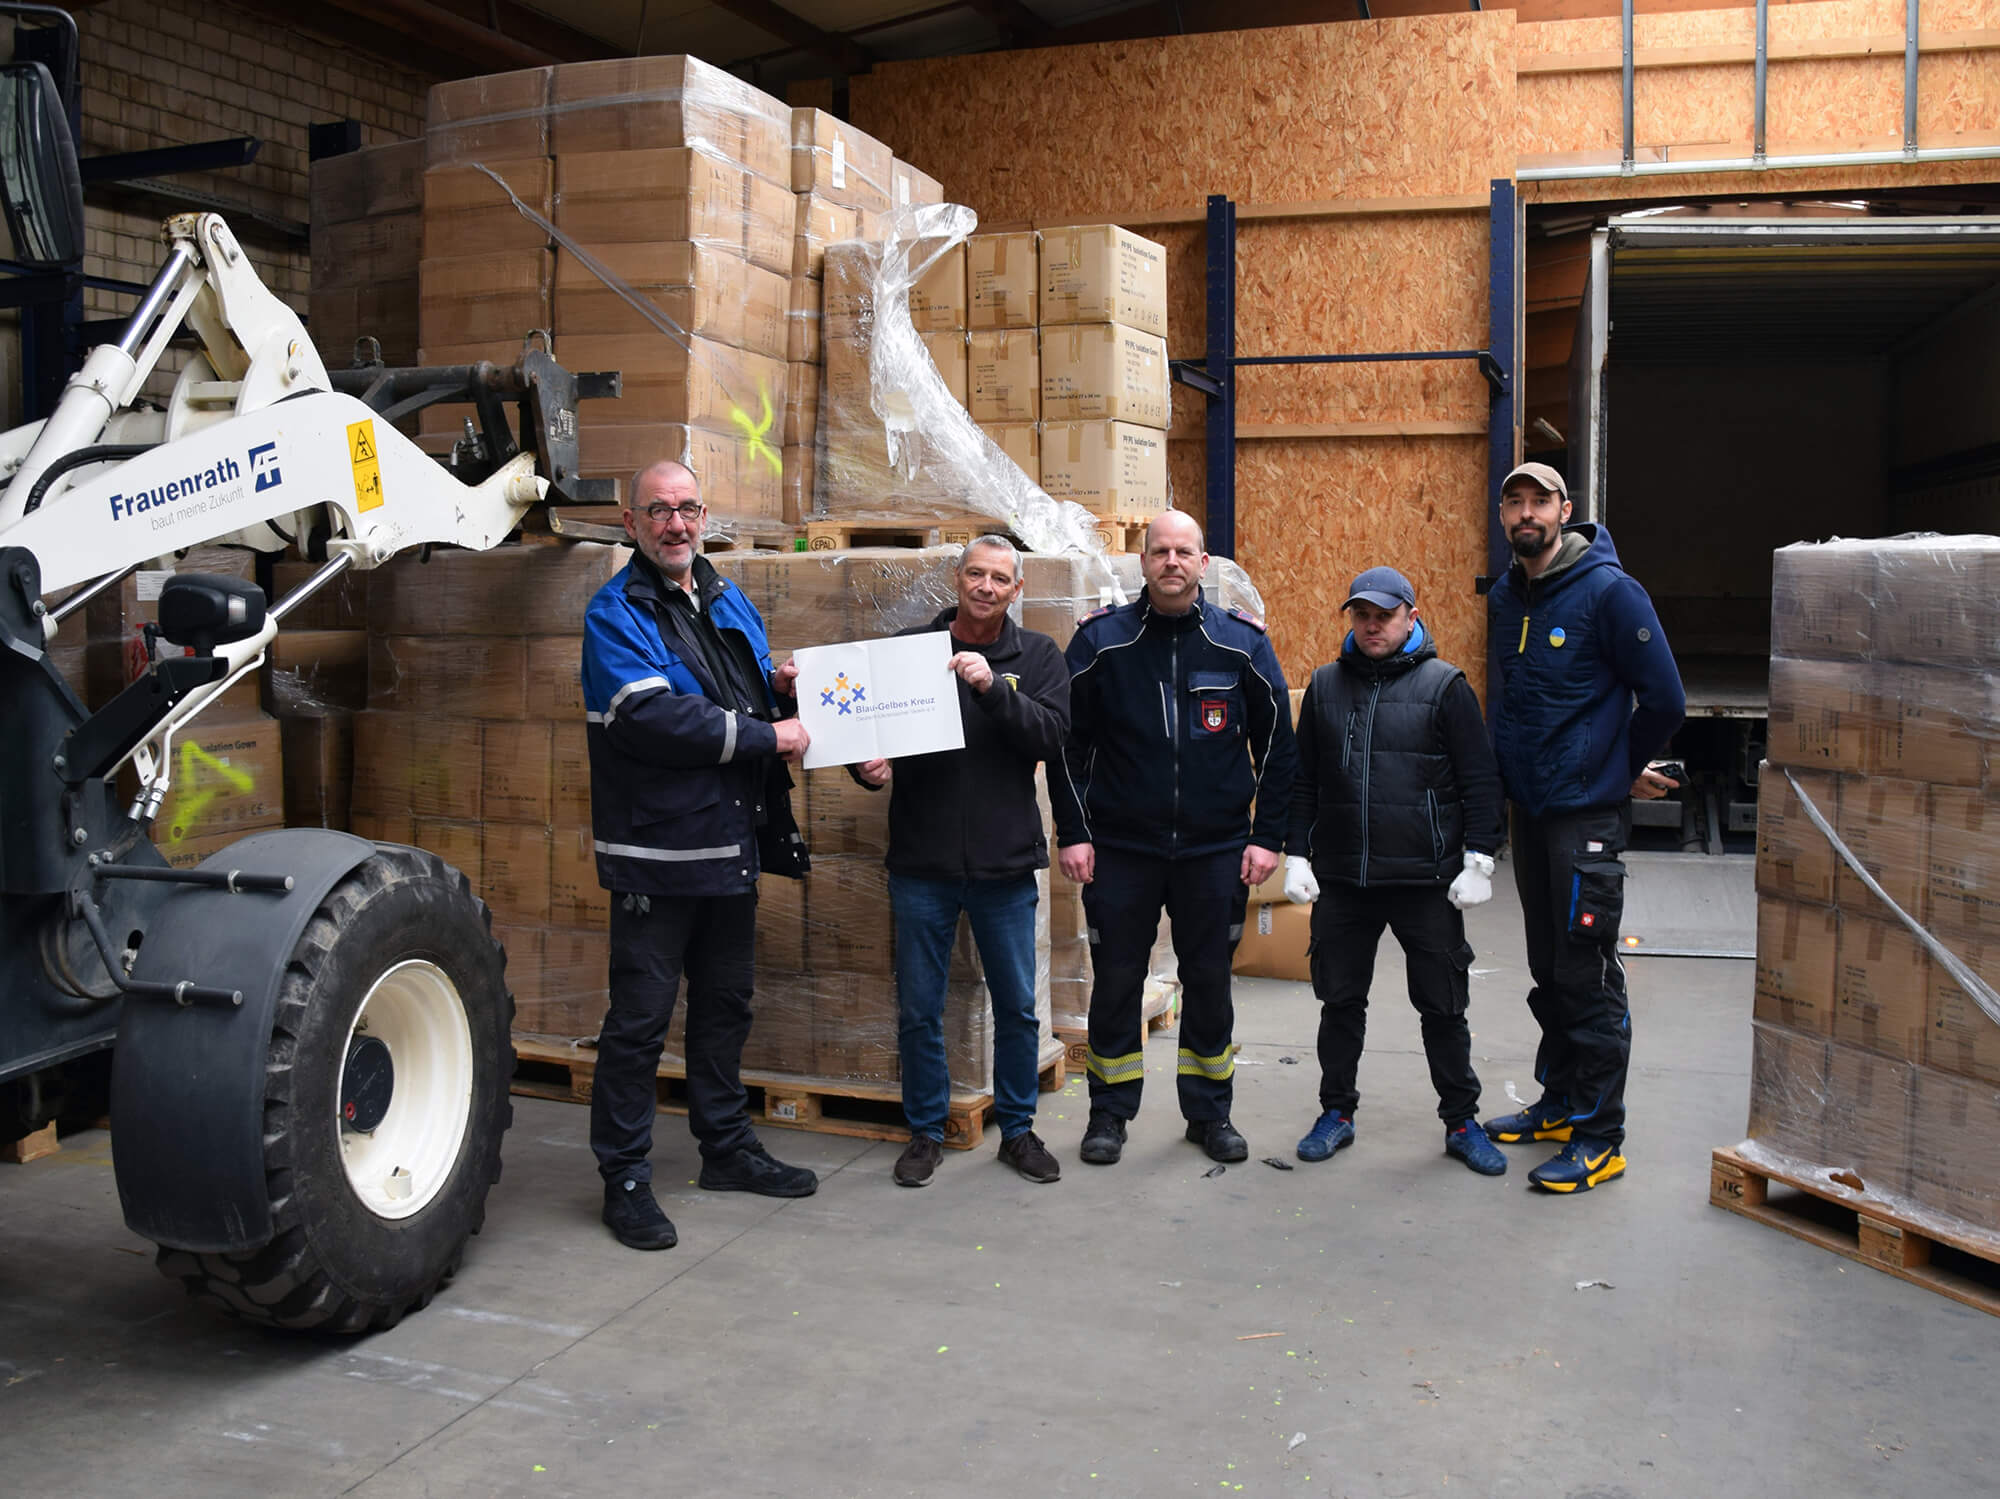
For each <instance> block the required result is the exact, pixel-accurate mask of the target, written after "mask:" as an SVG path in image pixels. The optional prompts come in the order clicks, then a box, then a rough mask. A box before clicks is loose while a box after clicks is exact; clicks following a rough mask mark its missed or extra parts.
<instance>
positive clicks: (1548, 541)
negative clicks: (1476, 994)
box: [1486, 463, 1686, 1194]
mask: <svg viewBox="0 0 2000 1499" xmlns="http://www.w3.org/2000/svg"><path fill="white" fill-rule="evenodd" d="M1569 516H1570V503H1569V486H1568V485H1566V484H1564V483H1563V478H1562V475H1561V474H1559V473H1557V472H1556V471H1555V470H1554V469H1552V468H1550V467H1549V466H1548V465H1547V464H1544V463H1524V464H1522V465H1521V466H1520V467H1519V468H1517V469H1515V470H1514V471H1513V472H1512V473H1510V474H1508V475H1507V477H1506V479H1505V480H1503V481H1502V483H1501V485H1500V524H1501V527H1502V528H1503V529H1504V530H1505V532H1506V535H1507V545H1508V547H1509V549H1511V550H1512V552H1513V554H1514V562H1513V565H1512V566H1511V567H1509V568H1508V569H1507V574H1506V576H1505V577H1503V578H1501V579H1500V581H1499V582H1498V583H1496V584H1495V585H1494V586H1493V591H1492V592H1491V593H1489V594H1488V595H1487V596H1486V607H1487V628H1488V630H1489V631H1490V632H1491V638H1492V639H1493V640H1494V641H1496V642H1497V643H1498V645H1499V649H1500V681H1499V684H1498V690H1497V692H1496V693H1495V698H1496V701H1495V703H1494V713H1493V743H1494V749H1495V751H1496V752H1497V754H1498V757H1499V761H1500V777H1501V781H1502V782H1503V784H1504V785H1505V787H1506V791H1507V799H1508V800H1509V801H1510V802H1512V803H1513V814H1514V815H1513V839H1514V884H1515V888H1516V889H1518V890H1519V891H1520V894H1521V918H1522V923H1523V926H1524V928H1525V931H1526V938H1527V948H1528V971H1529V973H1530V975H1531V976H1532V978H1533V980H1534V984H1533V987H1532V988H1531V989H1529V991H1528V1008H1529V1009H1530V1010H1531V1011H1533V1013H1534V1016H1535V1020H1536V1023H1537V1024H1539V1025H1540V1026H1541V1028H1542V1044H1541V1047H1540V1048H1539V1050H1538V1052H1537V1054H1536V1057H1535V1078H1536V1080H1537V1081H1538V1082H1540V1083H1541V1085H1542V1096H1541V1097H1540V1098H1539V1099H1537V1100H1536V1101H1535V1102H1533V1103H1531V1104H1529V1105H1528V1106H1527V1107H1526V1108H1523V1109H1519V1110H1517V1111H1515V1112H1514V1113H1511V1114H1503V1115H1501V1116H1500V1117H1499V1118H1497V1119H1489V1120H1487V1121H1486V1132H1487V1134H1489V1135H1490V1136H1491V1137H1492V1138H1493V1139H1495V1140H1498V1141H1500V1142H1502V1143H1503V1144H1513V1143H1515V1142H1520V1141H1534V1140H1550V1141H1557V1142H1560V1143H1561V1144H1562V1147H1563V1148H1562V1149H1561V1150H1560V1151H1559V1152H1558V1153H1557V1154H1556V1155H1555V1156H1553V1157H1551V1158H1550V1159H1549V1160H1547V1161H1544V1162H1543V1163H1542V1164H1541V1165H1539V1166H1537V1167H1536V1168H1535V1169H1534V1170H1532V1171H1530V1172H1529V1173H1528V1180H1529V1181H1530V1182H1531V1183H1533V1184H1534V1185H1535V1186H1537V1187H1540V1188H1542V1189H1543V1190H1544V1191H1548V1192H1554V1193H1559V1194H1569V1193H1576V1192H1587V1191H1589V1190H1590V1189H1591V1188H1593V1187H1597V1186H1601V1185H1602V1184H1603V1183H1605V1182H1607V1181H1611V1180H1613V1179H1614V1178H1616V1177H1618V1176H1621V1175H1623V1174H1624V1171H1625V1154H1624V1148H1625V1074H1626V1071H1627V1069H1628V1067H1629V1066H1630V1062H1631V1052H1632V1018H1631V1011H1630V1008H1629V1006H1628V1004H1627V1001H1626V995H1625V969H1624V967H1623V965H1622V964H1620V963H1619V961H1618V925H1619V921H1620V919H1621V917H1622V915H1623V913H1624V908H1625V865H1624V864H1623V862H1621V861H1620V859H1619V857H1618V856H1619V854H1620V853H1622V852H1623V851H1624V849H1625V846H1626V841H1627V839H1628V838H1629V837H1630V835H1631V828H1632V811H1631V801H1632V798H1633V797H1646V798H1652V797H1661V796H1665V795H1666V794H1667V793H1668V792H1669V791H1671V790H1672V789H1673V788H1674V786H1675V785H1676V784H1677V783H1675V782H1674V781H1671V780H1669V779H1668V778H1667V777H1666V776H1664V775H1662V774H1660V773H1659V772H1658V771H1656V770H1653V769H1652V768H1651V767H1650V766H1649V764H1648V757H1650V756H1652V755H1654V754H1657V753H1659V752H1660V751H1661V750H1662V749H1664V748H1665V747H1666V744H1667V741H1668V739H1669V737H1670V736H1671V735H1672V734H1673V733H1674V731H1675V730H1676V729H1678V728H1679V727H1680V724H1681V720H1682V718H1683V717H1684V716H1685V714H1686V699H1685V697H1684V695H1683V693H1682V690H1681V678H1680V671H1679V669H1678V668H1677V667H1676V666H1675V664H1674V657H1673V652H1672V651H1670V650H1669V649H1668V648H1667V637H1666V634H1665V632H1664V631H1662V630H1661V629H1660V618H1659V615H1658V614H1656V613H1655V612H1654V610H1653V601H1652V600H1651V599H1649V598H1648V597H1647V596H1646V590H1645V589H1643V588H1641V587H1640V586H1639V584H1638V582H1637V581H1636V580H1635V579H1634V578H1633V577H1632V576H1631V575H1630V574H1629V573H1627V572H1626V571H1625V569H1624V568H1622V567H1620V566H1619V564H1618V553H1617V550H1616V549H1615V548H1614V547H1613V546H1612V545H1611V533H1610V532H1608V531H1606V530H1605V529H1604V527H1602V526H1601V525H1592V524H1588V523H1585V524H1581V525H1573V526H1572V525H1565V524H1564V522H1566V521H1567V520H1568V519H1569Z"/></svg>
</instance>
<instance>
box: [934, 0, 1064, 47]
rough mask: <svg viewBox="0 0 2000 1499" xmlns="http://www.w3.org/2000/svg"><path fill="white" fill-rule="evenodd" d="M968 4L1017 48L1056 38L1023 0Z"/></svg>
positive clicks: (976, 0) (971, 0)
mask: <svg viewBox="0 0 2000 1499" xmlns="http://www.w3.org/2000/svg"><path fill="white" fill-rule="evenodd" d="M968 4H969V5H970V6H971V8H972V9H973V10H976V11H978V12H979V14H980V15H982V16H984V17H986V19H987V20H989V21H991V22H992V23H993V24H994V25H995V26H998V27H999V28H1000V34H1001V35H1002V36H1004V37H1006V39H1007V40H1008V42H1009V43H1011V44H1012V45H1014V46H1016V47H1045V46H1047V45H1048V44H1049V42H1050V41H1051V40H1052V39H1053V38H1054V36H1055V27H1053V26H1051V25H1049V23H1048V22H1047V21H1044V20H1043V19H1042V18H1041V17H1040V16H1038V15H1036V14H1035V13H1034V12H1033V11H1031V10H1029V9H1028V7H1027V6H1025V5H1023V4H1022V3H1021V0H968ZM899 19H900V18H899Z"/></svg>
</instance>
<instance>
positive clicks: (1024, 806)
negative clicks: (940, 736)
mask: <svg viewBox="0 0 2000 1499" xmlns="http://www.w3.org/2000/svg"><path fill="white" fill-rule="evenodd" d="M957 618H958V610H957V609H956V608H951V609H946V610H945V611H944V612H942V613H941V614H939V615H938V617H937V618H936V619H934V620H932V621H931V622H930V623H929V624H927V625H919V626H917V627H916V628H914V629H909V630H900V631H898V632H897V633H898V634H901V635H923V634H928V633H930V632H932V631H934V630H944V629H949V628H950V627H951V625H952V623H953V621H955V620H956V619H957ZM951 648H952V650H954V651H978V652H979V653H980V654H981V655H983V656H984V657H985V658H986V661H987V664H988V665H989V666H991V667H992V668H993V683H992V685H991V686H989V687H988V688H987V689H986V691H984V692H974V691H973V690H972V689H971V688H970V687H968V686H966V684H965V682H964V681H963V679H961V680H960V681H959V684H958V703H959V713H960V715H961V717H962V718H963V719H964V721H965V748H964V749H962V750H944V751H940V752H939V753H937V754H934V755H914V756H911V757H909V758H907V759H902V760H897V761H895V762H894V769H893V771H892V772H891V774H890V778H889V856H888V858H887V860H886V861H885V862H886V863H887V864H888V866H889V871H890V873H892V874H901V875H910V876H914V877H916V878H919V879H927V880H998V879H1007V878H1010V877H1012V876H1015V875H1022V874H1032V873H1034V872H1035V871H1036V870H1038V869H1046V868H1048V864H1049V844H1048V839H1047V838H1046V837H1044V836H1043V833H1042V814H1041V809H1040V808H1039V807H1038V806H1037V805H1036V804H1035V766H1036V765H1037V764H1039V763H1040V762H1042V761H1044V760H1058V759H1060V758H1061V756H1062V746H1063V739H1064V737H1065V736H1066V735H1067V734H1068V733H1069V667H1068V666H1067V665H1065V664H1064V662H1063V657H1062V652H1061V651H1060V650H1059V649H1057V647H1056V643H1055V642H1054V641H1053V640H1051V639H1050V638H1049V637H1048V636H1046V635H1042V634H1039V633H1037V632H1036V631H1034V630H1024V629H1022V628H1021V627H1020V626H1018V625H1016V624H1015V623H1014V622H1013V621H1012V620H1011V619H1006V620H1002V621H1001V624H1000V638H999V639H998V640H995V641H994V642H993V643H992V644H990V645H969V644H967V643H966V642H965V641H963V640H960V639H959V638H958V636H957V635H956V634H953V636H952V640H951ZM855 779H856V780H857V781H859V780H860V779H861V778H860V777H859V776H858V775H857V776H855ZM862 784H863V785H866V784H867V783H866V782H862Z"/></svg>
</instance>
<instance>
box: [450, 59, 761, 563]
mask: <svg viewBox="0 0 2000 1499" xmlns="http://www.w3.org/2000/svg"><path fill="white" fill-rule="evenodd" d="M426 140H427V146H428V151H429V155H428V160H429V163H430V165H429V170H428V171H427V173H426V183H425V199H424V202H425V209H424V268H423V341H424V353H425V358H426V360H427V361H428V362H430V363H434V364H445V363H469V362H473V361H475V360H479V359H490V360H493V361H494V362H496V363H511V362H512V361H513V360H514V359H515V358H516V357H517V352H518V350H519V348H520V345H521V341H522V339H523V337H524V336H525V335H526V334H527V333H528V332H529V331H530V330H533V329H542V330H547V331H549V332H551V333H552V335H553V337H554V340H555V351H556V354H557V357H558V358H559V359H561V360H562V361H563V363H564V364H565V365H566V366H568V367H570V368H572V369H576V370H599V369H603V370H618V371H620V372H622V374H623V375H624V395H623V398H622V399H621V400H619V401H617V402H595V403H592V405H591V406H590V407H589V408H587V409H586V410H584V411H583V412H581V413H580V417H581V432H580V453H581V458H582V466H583V472H584V473H585V474H586V475H588V476H591V477H603V478H612V479H616V480H621V481H622V480H625V479H629V478H630V476H631V474H632V473H633V471H634V470H635V469H637V468H639V467H641V466H643V465H644V464H645V463H647V462H650V461H652V460H654V459H657V458H662V457H669V458H678V459H681V460H682V461H684V462H687V463H688V464H689V465H690V466H692V467H693V468H694V469H695V471H696V473H697V474H699V475H700V477H701V481H702V487H703V497H704V498H705V499H706V500H707V502H708V505H709V510H710V514H711V516H712V518H713V524H714V525H715V526H717V527H718V528H721V529H728V528H743V529H748V530H768V529H772V528H775V527H776V526H777V525H779V524H780V523H781V508H782V498H781V486H780V476H781V472H782V457H781V448H782V443H783V433H782V427H781V423H782V420H783V413H784V408H785V402H786V368H785V355H786V338H787V317H786V311H787V305H788V295H789V290H790V286H789V281H788V276H789V273H790V270H791V263H792V242H793V232H794V200H793V193H792V187H791V176H792V159H791V158H792V143H791V111H790V110H789V109H788V108H786V107H785V106H784V105H782V104H780V103H779V102H778V101H777V100H775V99H772V98H771V97H770V96H769V95H767V94H764V93H762V92H760V91H759V90H757V89H754V88H752V87H751V86H750V85H748V84H746V83H743V82H742V81H741V80H739V79H737V78H735V77H733V76H732V75H730V74H728V73H725V72H722V71H721V70H720V69H717V68H713V67H710V66H709V65H708V64H706V63H703V62H701V61H699V60H698V59H695V58H689V57H644V58H631V59H610V60H606V61H602V62H589V63H573V64H566V65H563V66H559V67H555V68H542V69H528V70H524V71H522V72H519V73H508V74H501V75H498V76H495V77H489V78H477V79H468V80H463V81H461V82H456V83H447V84H440V85H438V86H437V87H436V88H435V89H433V90H432V93H431V100H430V123H429V128H428V131H427V136H426ZM495 177H498V178H499V179H500V181H498V182H496V181H495V180H494V178H495ZM503 184H504V186H503ZM517 200H518V204H519V205H525V206H526V207H527V208H529V209H531V210H533V213H534V215H535V216H536V217H535V218H531V217H529V216H528V215H527V214H524V213H522V212H521V211H520V207H519V206H517ZM537 219H539V220H540V221H541V222H537ZM544 223H547V224H551V225H552V226H553V230H554V233H553V235H551V233H550V232H549V230H548V229H547V228H544V227H543V224H544ZM464 416H465V412H464V410H463V409H462V408H453V407H438V408H433V409H432V410H431V411H429V412H428V413H426V416H425V426H424V431H425V433H426V434H427V435H428V437H429V439H430V445H432V446H433V447H442V446H444V445H446V444H448V443H449V441H450V440H451V439H452V438H453V437H454V436H455V435H456V434H457V432H458V430H459V428H460V425H461V423H462V421H463V418H464Z"/></svg>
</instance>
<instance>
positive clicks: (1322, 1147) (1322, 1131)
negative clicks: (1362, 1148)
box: [1299, 1109, 1354, 1161]
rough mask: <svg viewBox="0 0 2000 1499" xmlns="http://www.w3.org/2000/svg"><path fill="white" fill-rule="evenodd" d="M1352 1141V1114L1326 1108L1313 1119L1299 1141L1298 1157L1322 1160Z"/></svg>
mask: <svg viewBox="0 0 2000 1499" xmlns="http://www.w3.org/2000/svg"><path fill="white" fill-rule="evenodd" d="M1353 1143H1354V1116H1353V1115H1352V1114H1343V1113H1341V1112H1340V1110H1339V1109H1328V1110H1327V1111H1326V1112H1325V1113H1324V1114H1322V1115H1320V1116H1319V1118H1317V1119H1315V1120H1314V1121H1313V1127H1312V1129H1311V1130H1309V1131H1308V1132H1307V1134H1306V1137H1305V1138H1304V1139H1303V1140H1301V1141H1299V1159H1300V1160H1302V1161H1323V1160H1325V1159H1326V1158H1327V1157H1328V1156H1330V1155H1332V1154H1333V1153H1334V1152H1335V1151H1336V1150H1338V1149H1340V1147H1341V1146H1343V1145H1352V1144H1353Z"/></svg>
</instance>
